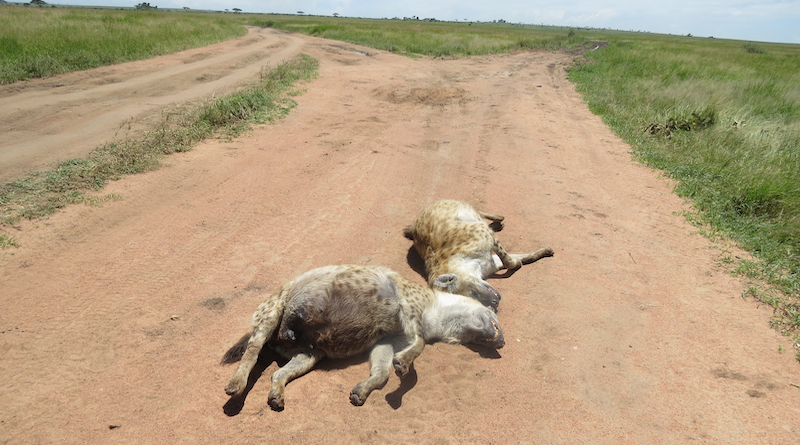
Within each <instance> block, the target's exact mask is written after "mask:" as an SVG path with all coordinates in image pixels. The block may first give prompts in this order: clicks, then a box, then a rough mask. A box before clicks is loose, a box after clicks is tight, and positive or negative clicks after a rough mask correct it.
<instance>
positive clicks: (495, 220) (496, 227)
mask: <svg viewBox="0 0 800 445" xmlns="http://www.w3.org/2000/svg"><path fill="white" fill-rule="evenodd" d="M478 214H480V215H481V217H482V218H486V219H488V220H490V221H491V222H490V223H489V228H490V229H492V231H494V232H499V231H501V230H503V227H505V224H503V220H504V219H506V218H505V217H504V216H502V215H493V214H491V213H486V212H481V211H478Z"/></svg>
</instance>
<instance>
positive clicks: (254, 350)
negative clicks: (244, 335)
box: [225, 329, 269, 396]
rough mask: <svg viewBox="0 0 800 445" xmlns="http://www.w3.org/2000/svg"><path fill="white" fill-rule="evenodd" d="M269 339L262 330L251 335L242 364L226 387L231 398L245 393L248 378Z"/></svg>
mask: <svg viewBox="0 0 800 445" xmlns="http://www.w3.org/2000/svg"><path fill="white" fill-rule="evenodd" d="M267 337H269V336H268V335H267V333H266V332H265V331H264V330H262V329H258V330H256V331H255V332H253V333H252V335H250V339H249V340H248V342H247V349H246V350H245V351H244V355H243V356H242V362H241V363H240V364H239V368H238V369H236V372H235V373H234V374H233V376H231V378H230V380H228V384H227V385H226V386H225V392H226V393H227V394H228V395H229V396H238V395H241V394H242V392H244V388H245V387H246V386H247V378H248V377H250V371H252V370H253V367H254V366H255V365H256V361H258V354H260V353H261V349H262V348H263V347H264V343H266V342H267ZM240 341H241V340H240Z"/></svg>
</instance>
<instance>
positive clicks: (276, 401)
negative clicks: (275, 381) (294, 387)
mask: <svg viewBox="0 0 800 445" xmlns="http://www.w3.org/2000/svg"><path fill="white" fill-rule="evenodd" d="M267 401H268V402H269V407H270V408H272V410H273V411H283V407H284V404H283V394H276V393H275V391H270V392H269V398H268V399H267Z"/></svg>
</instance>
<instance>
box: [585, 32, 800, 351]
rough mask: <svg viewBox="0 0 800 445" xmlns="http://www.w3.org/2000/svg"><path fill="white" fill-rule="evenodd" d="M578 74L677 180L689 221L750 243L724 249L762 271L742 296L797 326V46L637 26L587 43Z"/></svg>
mask: <svg viewBox="0 0 800 445" xmlns="http://www.w3.org/2000/svg"><path fill="white" fill-rule="evenodd" d="M570 79H571V80H573V81H574V82H576V83H577V85H578V90H579V91H580V92H581V94H583V96H584V98H585V99H586V101H587V102H588V103H589V107H590V108H591V110H592V111H593V112H594V113H596V114H598V115H599V116H601V117H602V118H603V120H604V121H605V122H606V123H607V124H608V125H609V126H610V127H611V129H612V130H613V131H614V132H615V133H617V134H618V135H620V136H621V137H622V138H623V139H625V141H626V142H628V143H629V144H631V146H632V148H633V152H634V154H635V156H636V157H637V158H638V159H639V160H641V161H642V162H644V163H646V164H647V165H650V166H652V167H655V168H657V169H660V170H663V171H664V172H666V174H667V175H668V176H669V177H670V178H672V179H674V180H676V181H677V184H678V185H677V188H676V192H677V193H678V194H679V195H680V196H683V197H686V198H688V199H690V200H691V201H692V203H693V204H694V207H695V208H696V209H697V211H696V212H695V213H693V214H691V215H687V217H688V218H689V219H690V220H691V221H692V222H694V223H695V224H697V225H698V226H699V227H701V229H702V231H704V232H705V233H706V234H707V235H709V236H712V237H717V236H722V237H724V238H726V239H731V240H734V241H735V242H736V243H737V244H738V245H739V246H741V247H742V248H744V249H745V250H747V251H749V252H750V253H752V254H753V256H754V258H755V259H754V260H750V259H737V258H735V257H734V256H732V255H731V254H730V253H726V254H724V255H723V257H722V261H724V262H729V263H731V264H732V266H733V267H734V269H735V272H737V273H740V274H742V275H745V276H747V277H749V278H752V279H754V280H756V281H754V284H753V286H752V287H751V288H750V290H748V291H747V292H746V294H745V295H744V297H755V298H758V299H760V300H761V301H762V302H764V303H766V304H769V305H770V306H772V307H773V308H774V310H775V313H776V315H777V316H776V317H775V318H774V319H773V324H774V326H775V327H776V328H777V329H779V330H781V331H782V332H785V333H787V334H793V335H795V336H797V335H798V334H800V46H799V45H781V44H767V43H758V44H754V43H751V42H741V41H731V40H711V39H696V38H677V37H672V38H668V37H663V36H662V37H659V38H644V37H642V36H638V38H636V39H618V40H616V41H612V42H610V45H609V46H608V47H607V48H604V49H603V50H602V51H596V52H591V53H587V54H586V55H585V59H584V62H582V63H580V64H579V65H577V66H576V67H574V68H572V70H571V71H570ZM761 280H765V281H766V282H767V283H769V286H763V285H758V284H755V283H757V282H758V281H761Z"/></svg>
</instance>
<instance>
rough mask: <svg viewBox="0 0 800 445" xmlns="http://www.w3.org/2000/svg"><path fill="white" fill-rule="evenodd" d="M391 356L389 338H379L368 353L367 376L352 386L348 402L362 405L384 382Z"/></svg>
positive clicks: (390, 363) (387, 378) (387, 375)
mask: <svg viewBox="0 0 800 445" xmlns="http://www.w3.org/2000/svg"><path fill="white" fill-rule="evenodd" d="M393 357H394V348H393V347H392V343H391V341H390V340H389V339H384V340H381V341H380V342H378V344H376V345H375V346H373V347H372V351H370V353H369V378H368V379H367V380H364V381H363V382H361V383H359V384H358V385H356V386H354V387H353V390H352V391H350V403H352V404H353V405H355V406H361V405H363V404H364V402H366V401H367V397H369V395H370V393H371V392H372V391H373V390H374V389H376V388H381V387H383V385H385V384H386V382H387V381H388V380H389V372H390V370H391V369H392V358H393Z"/></svg>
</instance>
